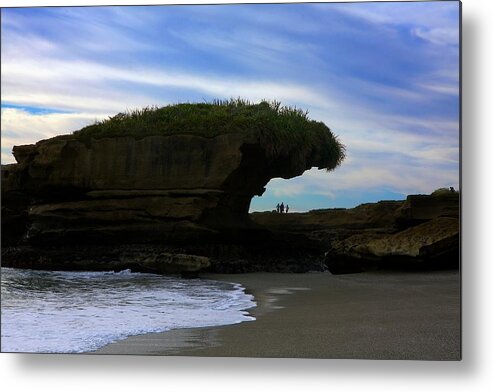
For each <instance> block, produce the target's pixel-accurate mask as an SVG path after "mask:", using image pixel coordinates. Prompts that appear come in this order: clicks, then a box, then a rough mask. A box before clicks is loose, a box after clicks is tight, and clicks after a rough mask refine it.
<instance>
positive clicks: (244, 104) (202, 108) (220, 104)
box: [73, 99, 345, 170]
mask: <svg viewBox="0 0 493 392" xmlns="http://www.w3.org/2000/svg"><path fill="white" fill-rule="evenodd" d="M226 133H244V134H246V135H249V136H251V137H252V138H253V139H254V140H256V141H258V142H259V143H260V145H261V146H262V147H263V148H264V150H265V151H266V153H267V154H268V155H270V156H287V155H294V156H295V157H296V156H299V157H300V158H303V157H306V156H307V154H312V153H315V154H318V156H319V157H320V160H319V161H320V162H322V163H323V167H325V168H326V169H327V170H331V169H334V168H335V167H337V166H338V165H339V164H340V163H341V162H342V161H343V159H344V156H345V148H344V145H342V144H341V143H340V142H339V141H338V139H337V137H336V136H334V135H333V134H332V132H331V131H330V129H329V128H328V127H327V126H326V125H325V124H324V123H322V122H318V121H313V120H310V119H309V118H308V112H305V111H302V110H300V109H298V108H293V107H287V106H282V105H281V104H280V103H279V102H276V101H274V102H268V101H262V102H260V103H256V104H254V103H250V102H248V101H245V100H242V99H231V100H226V101H221V100H216V101H213V102H211V103H181V104H175V105H168V106H164V107H161V108H158V107H146V108H143V109H140V110H134V111H127V112H125V113H119V114H117V115H116V116H113V117H110V118H108V119H106V120H103V121H99V122H96V123H95V124H93V125H89V126H87V127H85V128H82V129H80V130H79V131H76V132H74V134H73V137H75V138H76V139H78V140H81V141H89V140H90V139H92V138H95V139H100V138H105V137H118V136H132V137H135V138H137V139H140V138H143V137H146V136H151V135H164V136H168V135H177V134H180V135H183V134H190V135H198V136H202V137H215V136H218V135H221V134H226Z"/></svg>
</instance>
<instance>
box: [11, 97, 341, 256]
mask: <svg viewBox="0 0 493 392" xmlns="http://www.w3.org/2000/svg"><path fill="white" fill-rule="evenodd" d="M177 107H178V109H179V110H178V109H176V106H173V107H169V108H163V109H156V110H151V111H143V112H139V113H137V115H135V114H132V113H131V114H128V115H127V118H126V117H125V115H118V116H116V118H115V119H110V120H108V121H106V122H103V123H101V124H96V125H94V126H89V127H86V128H84V129H82V130H81V131H78V132H75V133H74V134H72V135H64V136H59V137H55V138H52V139H48V140H42V141H40V142H38V143H36V144H34V145H25V146H16V147H14V149H13V154H14V156H15V158H16V160H17V164H14V165H7V166H4V167H2V201H3V203H2V239H3V240H4V245H5V244H6V245H23V246H25V245H29V246H36V247H40V248H41V247H42V248H46V247H48V246H57V247H60V246H71V245H77V246H80V245H92V244H94V245H109V244H126V245H127V244H129V243H131V244H143V243H144V244H145V243H147V244H158V245H160V246H168V245H169V246H179V245H183V244H186V245H187V246H190V244H194V243H204V244H206V243H207V244H208V243H226V244H231V243H238V242H240V243H242V242H244V241H245V240H246V239H248V238H249V236H253V237H255V238H257V237H259V236H262V235H263V234H262V233H264V232H265V231H266V230H265V229H262V228H260V227H259V226H258V225H256V224H254V223H253V222H252V221H251V220H250V219H249V216H248V210H249V206H250V201H251V199H252V197H253V196H255V195H262V193H263V192H264V191H265V188H264V187H265V185H266V184H267V183H268V182H269V180H270V179H271V178H274V177H282V178H291V177H295V176H299V175H301V174H302V173H303V172H304V171H305V170H307V169H310V168H312V167H318V168H320V169H322V168H323V169H329V170H330V169H333V168H334V167H336V166H337V165H338V164H339V163H340V162H341V161H342V159H343V157H344V147H343V146H342V145H341V144H340V143H339V142H338V141H337V139H336V138H335V137H334V135H333V134H332V133H331V131H330V130H329V128H327V127H326V126H325V125H324V124H322V123H317V122H313V121H311V120H308V119H307V118H306V114H305V113H303V112H301V111H298V110H294V109H292V110H291V109H286V108H281V107H279V106H278V105H276V104H268V103H261V104H258V105H249V104H245V103H244V102H238V101H236V102H229V103H226V104H221V103H219V104H212V105H209V106H207V105H205V106H204V104H199V105H197V106H196V107H194V106H193V105H183V106H180V105H177ZM159 110H164V111H163V112H162V113H160V112H159ZM176 110H178V111H176ZM207 110H209V111H211V113H212V114H213V115H210V114H208V113H209V112H207ZM197 112H198V113H199V114H200V116H199V117H197V114H196V113H197ZM156 113H157V114H156ZM157 115H159V117H156V116H157ZM186 115H188V116H192V118H193V119H194V121H200V120H201V121H204V122H206V125H207V126H205V125H203V124H202V125H200V124H199V125H200V126H197V125H194V127H195V128H194V129H192V130H190V129H188V128H182V129H181V130H180V129H176V126H178V125H180V124H181V126H184V123H183V121H182V120H181V118H182V117H183V116H186ZM206 115H208V116H209V117H211V116H212V118H213V120H214V121H212V120H210V118H209V117H207V116H206ZM144 116H147V117H145V118H146V121H147V122H142V118H143V117H144ZM180 116H181V117H180ZM148 117H150V118H151V119H153V121H154V122H149V119H148ZM177 118H178V119H179V120H177ZM163 119H164V120H163ZM137 120H138V121H137ZM122 121H123V124H122ZM142 124H144V125H142ZM156 124H157V125H156ZM214 124H216V125H217V127H218V128H219V129H215V128H213V127H214ZM280 126H284V127H286V128H287V130H288V131H287V132H286V131H285V130H284V128H282V129H281V128H280ZM128 127H135V128H131V129H129V128H128ZM139 127H140V128H139ZM149 129H151V131H152V132H151V131H150V130H149ZM252 233H254V234H252ZM254 240H255V239H252V241H254ZM6 255H7V260H8V258H9V257H8V252H7V254H6ZM4 256H5V254H4ZM46 257H48V256H46ZM4 258H5V257H4ZM48 258H49V257H48ZM52 258H53V257H52Z"/></svg>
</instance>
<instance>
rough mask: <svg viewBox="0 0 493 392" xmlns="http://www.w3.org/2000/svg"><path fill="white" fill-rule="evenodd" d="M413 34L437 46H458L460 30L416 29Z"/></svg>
mask: <svg viewBox="0 0 493 392" xmlns="http://www.w3.org/2000/svg"><path fill="white" fill-rule="evenodd" d="M412 32H413V34H414V35H416V36H417V37H419V38H421V39H424V40H425V41H429V42H431V43H433V44H437V45H458V44H459V29H458V28H436V29H424V28H416V29H414V30H413V31H412Z"/></svg>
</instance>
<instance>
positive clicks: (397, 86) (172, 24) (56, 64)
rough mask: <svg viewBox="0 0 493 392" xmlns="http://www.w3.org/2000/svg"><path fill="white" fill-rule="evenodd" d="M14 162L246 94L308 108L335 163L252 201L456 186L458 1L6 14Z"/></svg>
mask: <svg viewBox="0 0 493 392" xmlns="http://www.w3.org/2000/svg"><path fill="white" fill-rule="evenodd" d="M1 12H2V14H1V48H2V49H1V131H2V133H1V161H2V164H6V163H13V162H15V159H14V158H13V156H12V154H11V151H12V147H13V146H14V145H20V144H30V143H35V142H37V141H38V140H41V139H45V138H49V137H52V136H55V135H59V134H66V133H70V132H72V131H75V130H77V129H80V128H82V127H83V126H85V125H88V124H92V123H94V122H95V121H97V120H100V119H103V118H107V117H108V116H112V115H115V114H117V113H119V112H122V111H125V110H128V109H136V108H141V107H144V106H149V105H156V106H164V105H167V104H171V103H179V102H203V101H211V100H213V99H225V98H236V97H242V98H244V99H248V100H251V101H255V102H256V101H260V100H262V99H270V100H277V101H281V102H282V103H283V104H284V105H290V106H296V107H299V108H301V109H304V110H308V112H309V117H310V118H311V119H313V120H317V121H323V122H324V123H325V124H326V125H327V126H328V127H329V128H330V129H331V130H332V132H333V133H334V134H336V135H338V137H339V139H340V141H341V142H342V143H343V144H345V145H346V152H347V157H346V159H345V161H344V162H343V163H342V165H341V166H340V167H338V168H337V169H335V170H334V171H331V172H327V171H325V170H317V169H316V168H313V169H311V170H309V171H306V172H305V173H304V174H303V175H302V176H299V177H296V178H293V179H289V180H286V179H280V178H276V179H272V180H271V181H270V182H269V183H268V184H267V186H266V188H267V189H266V192H265V193H264V195H263V196H262V197H255V198H254V199H253V200H252V204H251V208H250V210H251V211H262V210H272V209H273V208H275V205H276V204H277V203H280V202H284V203H285V204H289V205H290V211H293V212H295V211H306V210H310V209H317V208H334V207H346V208H349V207H354V206H356V205H358V204H361V203H366V202H375V201H378V200H397V199H399V200H400V199H404V198H405V197H406V195H408V194H416V193H431V192H432V191H433V190H435V189H437V188H441V187H447V188H448V187H450V186H453V187H455V188H456V189H458V188H459V110H460V106H459V105H460V100H459V3H458V2H456V1H436V2H435V1H433V2H410V3H403V2H395V3H394V2H385V3H345V4H344V3H318V4H250V5H246V4H245V5H241V4H234V5H209V6H207V5H196V6H152V7H151V6H148V7H145V6H139V7H137V6H136V7H56V8H42V7H40V8H3V9H2V11H1Z"/></svg>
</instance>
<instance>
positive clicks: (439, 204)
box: [252, 191, 460, 274]
mask: <svg viewBox="0 0 493 392" xmlns="http://www.w3.org/2000/svg"><path fill="white" fill-rule="evenodd" d="M459 212H460V194H459V193H458V192H450V191H447V192H440V193H436V194H435V193H434V194H431V195H410V196H408V197H407V199H406V200H402V201H381V202H378V203H368V204H362V205H360V206H358V207H355V208H350V209H344V208H338V209H326V210H315V211H310V212H308V213H302V214H276V213H256V214H252V219H253V220H254V221H256V222H257V223H260V224H262V225H264V226H266V227H268V228H269V229H271V230H273V231H276V232H289V233H298V234H302V235H304V236H306V237H309V238H311V239H313V240H316V241H318V242H320V243H322V244H323V246H324V248H325V250H326V253H325V254H326V257H325V265H327V267H328V269H329V270H330V271H331V272H332V273H336V274H339V273H351V272H361V271H363V270H368V269H375V268H391V269H396V268H398V269H399V268H411V269H414V268H428V269H429V268H457V267H458V266H459V262H460V260H459V254H460V235H459V233H460V222H459V215H460V214H459Z"/></svg>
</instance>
